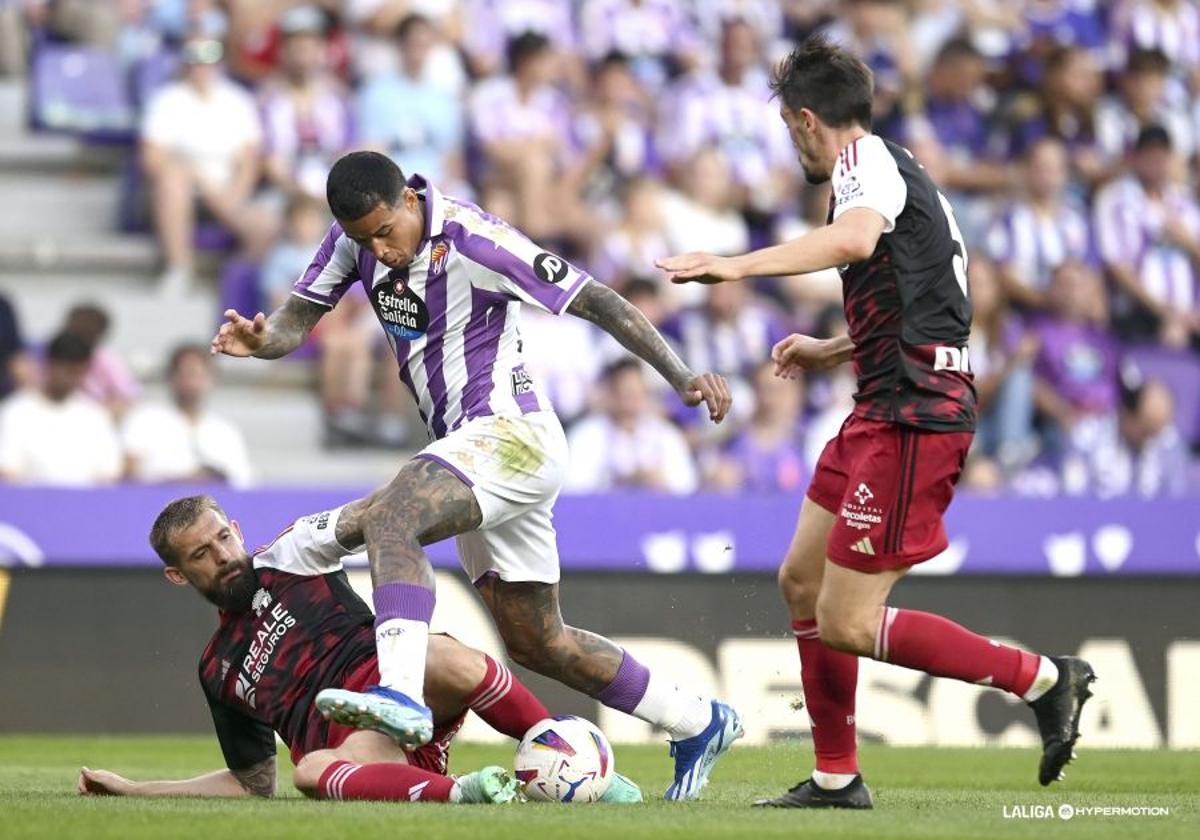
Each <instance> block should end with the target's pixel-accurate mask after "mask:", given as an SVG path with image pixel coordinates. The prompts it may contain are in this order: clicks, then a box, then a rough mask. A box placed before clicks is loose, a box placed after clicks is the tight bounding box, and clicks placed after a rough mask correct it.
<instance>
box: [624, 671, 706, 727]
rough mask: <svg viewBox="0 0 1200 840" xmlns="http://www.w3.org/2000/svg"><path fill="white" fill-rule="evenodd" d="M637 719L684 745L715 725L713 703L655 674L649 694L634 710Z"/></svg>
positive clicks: (649, 686)
mask: <svg viewBox="0 0 1200 840" xmlns="http://www.w3.org/2000/svg"><path fill="white" fill-rule="evenodd" d="M633 715H634V717H638V718H641V719H642V720H644V721H646V722H647V723H652V724H654V725H655V726H661V727H662V728H663V729H665V730H667V733H668V734H669V735H670V736H671V740H673V741H682V740H683V739H684V738H691V737H692V736H693V735H699V734H700V733H701V732H703V731H704V729H705V727H707V726H708V725H709V724H710V723H712V701H711V700H708V699H707V698H704V697H700V696H698V695H696V694H691V693H689V692H686V691H683V690H682V689H680V688H679V686H677V685H675V683H673V682H671V681H670V680H666V679H663V678H662V677H658V676H656V675H655V673H654V672H653V671H651V672H650V681H649V682H648V683H647V684H646V693H645V694H644V695H642V699H641V700H640V701H639V702H638V704H637V706H636V707H634V710H633Z"/></svg>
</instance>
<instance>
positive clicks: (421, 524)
mask: <svg viewBox="0 0 1200 840" xmlns="http://www.w3.org/2000/svg"><path fill="white" fill-rule="evenodd" d="M343 515H345V514H343ZM356 516H361V517H362V520H361V529H362V535H363V537H364V539H365V541H366V544H367V557H368V559H369V560H370V562H371V583H372V584H373V585H374V586H375V588H376V589H378V588H379V587H381V586H383V585H384V584H388V583H415V584H419V585H421V586H423V587H425V588H426V589H433V569H432V567H431V566H430V565H429V559H428V558H427V557H426V556H425V551H424V549H423V548H422V546H425V545H429V544H430V543H435V542H438V541H440V540H444V539H446V538H448V537H453V536H456V535H458V534H462V533H465V532H467V531H473V530H475V529H476V528H478V527H479V523H480V522H482V521H483V514H482V513H481V512H480V510H479V503H478V502H477V501H475V494H474V493H472V492H471V488H470V487H468V486H467V485H465V484H463V483H462V480H461V479H459V478H458V477H457V476H456V475H455V474H454V473H452V472H450V470H448V469H446V468H445V467H443V466H442V465H441V464H438V463H437V462H435V461H431V460H429V459H427V458H414V459H413V460H411V461H409V462H408V463H407V464H405V465H404V468H403V469H401V470H400V473H399V474H398V475H397V476H396V477H395V478H394V479H392V483H391V484H389V485H388V486H387V487H384V488H383V489H381V490H378V491H376V492H375V493H373V494H372V495H371V497H370V500H369V504H367V505H366V506H365V509H364V510H362V511H361V513H358V512H356ZM342 527H343V526H342V524H341V523H339V526H338V530H339V533H340V532H341V530H342Z"/></svg>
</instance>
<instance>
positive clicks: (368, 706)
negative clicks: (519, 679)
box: [212, 152, 742, 799]
mask: <svg viewBox="0 0 1200 840" xmlns="http://www.w3.org/2000/svg"><path fill="white" fill-rule="evenodd" d="M326 191H327V197H328V199H329V206H330V209H331V210H332V211H333V215H334V217H335V218H336V219H337V220H338V222H337V224H335V225H333V227H332V228H331V229H330V231H329V234H328V235H327V236H326V237H325V241H324V242H323V243H322V244H321V247H320V249H319V250H318V252H317V255H316V257H315V258H314V260H313V262H312V265H311V266H310V267H309V268H308V270H307V271H306V272H305V273H304V275H303V276H302V277H301V278H300V279H299V280H298V281H297V283H296V285H295V288H294V290H293V294H292V296H291V298H290V299H289V300H288V302H287V303H285V304H284V305H283V306H281V307H280V308H279V309H277V310H276V311H275V312H273V313H272V314H271V316H270V317H269V318H267V317H264V316H263V315H262V313H259V314H258V315H257V316H255V317H254V318H253V319H247V318H244V317H242V316H241V315H239V314H238V313H236V312H234V311H232V310H230V311H229V312H227V313H226V316H227V318H228V323H226V324H224V325H222V327H221V329H220V332H219V333H218V334H217V336H216V337H215V338H214V339H213V345H212V346H213V351H214V352H220V353H226V354H229V355H231V356H258V357H260V358H266V359H275V358H278V357H280V356H283V355H286V354H287V353H290V352H291V351H292V350H295V349H296V348H297V347H299V346H300V344H301V343H302V342H303V341H304V340H305V337H306V336H307V335H308V333H309V331H310V330H311V329H312V328H313V327H314V326H315V325H316V323H317V321H318V320H320V318H321V316H322V315H323V314H324V313H326V312H328V311H329V310H330V309H331V308H332V307H333V306H335V305H336V304H337V302H338V299H339V298H340V297H341V296H342V295H343V294H344V293H345V292H346V290H347V289H349V288H350V287H351V286H352V285H354V284H355V283H362V284H363V286H364V288H365V289H366V291H367V294H368V296H369V298H370V300H371V303H372V306H373V307H374V308H375V313H376V315H377V316H378V318H379V321H380V323H381V324H382V326H383V329H384V332H385V334H386V336H387V339H388V341H389V343H390V344H391V346H392V349H393V350H394V351H395V353H396V358H397V361H398V363H399V365H400V378H401V379H402V380H403V382H404V384H405V385H406V386H407V387H408V389H409V391H410V392H411V393H412V395H413V398H414V399H415V400H416V402H417V405H418V407H419V408H420V411H421V415H422V417H423V418H424V420H425V422H426V425H427V426H428V429H429V435H430V438H431V439H432V443H430V444H429V445H428V446H427V447H426V448H425V449H423V450H421V452H419V453H417V455H416V456H415V457H414V458H413V459H412V460H410V461H409V462H408V463H407V464H405V465H404V467H403V468H401V470H400V472H399V474H398V475H397V476H396V478H395V480H393V481H392V483H391V484H390V485H389V486H388V487H386V488H384V489H383V490H382V491H381V492H379V493H377V494H375V496H374V497H373V500H372V502H371V504H370V505H369V507H368V508H367V509H366V511H365V513H364V519H363V532H364V534H365V535H366V544H367V554H368V557H369V559H370V563H371V577H372V582H373V584H374V596H373V597H374V601H375V613H376V628H375V631H376V632H375V640H376V646H377V649H378V652H379V672H380V679H379V684H378V685H376V686H370V687H366V686H364V688H363V690H354V691H347V692H345V693H343V694H341V695H339V696H337V697H336V698H332V699H330V701H329V703H330V705H329V706H328V711H329V712H330V713H331V714H332V715H334V717H335V718H337V719H339V720H341V721H342V722H343V723H348V724H350V725H355V726H366V727H371V728H375V729H378V730H380V731H381V732H385V733H387V734H388V735H390V736H392V738H394V739H395V740H396V741H397V742H398V743H400V744H403V745H408V746H412V745H416V744H421V743H424V742H425V741H427V740H428V739H429V737H430V735H431V733H432V728H433V721H432V717H431V714H430V710H429V708H428V706H427V705H426V703H425V689H424V685H423V684H422V680H423V675H424V673H425V669H424V667H423V664H422V663H423V661H424V657H425V650H426V639H427V636H428V631H429V617H430V615H432V613H433V605H434V591H433V569H432V568H431V566H430V565H429V560H428V559H427V558H426V556H425V552H424V550H423V548H422V546H424V545H428V544H429V543H433V542H437V541H439V540H443V539H446V538H447V537H458V551H459V558H460V559H461V561H462V564H463V566H464V567H465V569H466V571H467V573H468V574H469V575H470V576H471V580H472V581H473V582H474V583H475V586H476V587H477V589H478V590H479V593H480V595H481V596H482V598H483V600H484V602H485V603H486V605H487V607H488V609H489V610H490V611H491V613H492V616H493V618H494V619H495V621H496V625H497V627H498V629H499V631H500V635H501V637H502V638H503V639H504V643H505V646H506V647H507V649H508V652H509V655H510V656H512V658H513V659H514V660H516V661H517V662H519V663H521V664H522V665H524V666H526V667H527V668H530V669H532V670H534V671H537V672H538V673H541V674H545V675H546V676H549V677H553V678H554V679H557V680H558V681H560V682H562V683H565V684H566V685H568V686H570V687H572V688H574V689H577V690H579V691H582V692H584V693H586V694H588V695H590V696H592V697H595V698H596V699H597V700H599V701H600V702H601V703H604V704H605V705H607V706H610V707H612V708H614V709H618V710H620V711H623V712H626V713H629V714H633V715H636V716H637V717H639V718H641V719H642V720H645V721H648V722H650V723H652V724H655V725H657V726H660V727H662V728H663V729H665V730H666V731H667V732H668V734H669V735H670V737H671V739H672V745H671V754H672V755H673V756H674V758H675V780H674V782H673V783H672V784H671V786H670V787H669V788H668V790H667V793H666V797H667V798H668V799H694V798H696V797H697V796H698V795H699V793H700V790H701V788H703V786H704V784H705V783H706V782H707V780H708V776H709V773H710V771H711V769H712V765H713V763H714V762H715V761H716V759H717V757H718V756H719V755H720V754H721V753H723V752H724V751H725V750H727V749H728V748H729V746H730V744H731V743H732V742H733V740H735V739H736V738H738V737H739V736H740V735H741V734H742V727H741V722H740V721H739V719H738V716H737V714H736V712H734V710H733V709H731V708H730V707H729V706H726V705H724V704H722V703H718V702H717V701H715V700H710V699H707V698H702V697H699V696H697V695H696V694H695V693H693V692H690V691H685V690H681V689H680V688H679V687H678V686H676V685H675V684H673V683H672V682H670V681H669V680H666V679H664V678H663V677H662V676H660V675H656V674H652V673H651V672H650V671H649V669H647V668H646V667H645V666H644V665H642V664H641V663H639V662H638V661H637V660H636V659H634V658H633V657H632V656H631V655H630V654H629V653H628V652H626V651H623V650H622V649H621V648H619V647H617V646H616V645H614V644H613V643H612V642H610V641H608V640H607V639H604V638H602V637H600V636H597V635H595V634H593V633H589V632H587V631H585V630H580V629H577V628H574V627H570V626H567V625H565V624H564V623H563V620H562V615H561V612H560V610H559V603H558V580H559V561H558V546H557V544H556V542H555V532H554V526H553V524H552V522H551V509H552V507H553V505H554V501H555V499H556V498H557V497H558V492H559V489H560V487H561V486H562V482H563V476H564V472H565V471H566V466H567V445H566V438H565V436H564V435H563V430H562V426H561V425H560V424H559V422H558V418H557V417H556V416H555V414H554V412H553V410H552V409H551V408H550V404H549V402H547V401H546V399H545V397H543V396H541V395H539V394H538V392H537V388H536V386H535V385H534V383H533V381H532V379H531V378H530V376H529V374H528V373H527V372H526V370H525V366H524V363H523V361H522V355H521V338H520V334H519V332H518V329H517V319H518V316H519V314H520V310H521V307H522V305H525V306H533V307H537V308H539V309H543V310H546V311H549V312H552V313H554V314H561V313H563V312H567V313H570V314H572V315H575V316H578V317H580V318H584V319H586V320H588V321H591V322H593V323H595V324H596V325H598V326H599V327H600V328H601V329H604V330H605V331H607V332H608V333H609V334H610V335H612V336H613V337H614V338H616V339H617V341H619V342H620V343H621V344H622V345H624V346H625V347H626V348H627V349H629V350H630V351H631V352H633V353H635V354H636V355H638V356H640V357H641V358H643V359H645V360H646V361H647V362H649V363H650V364H651V365H653V366H654V368H655V370H657V371H658V372H659V373H660V374H662V376H663V377H664V378H665V379H666V380H667V381H668V382H669V383H670V384H671V385H672V387H674V388H675V390H676V391H677V392H678V393H679V395H680V397H682V398H683V400H684V401H685V402H687V403H688V404H689V405H699V404H700V403H702V402H703V403H704V404H705V406H706V407H707V409H708V413H709V416H710V418H711V419H712V420H713V421H716V422H720V421H721V420H722V419H723V418H724V417H725V414H726V412H727V411H728V410H729V403H730V398H729V389H728V386H727V384H726V382H725V380H724V379H722V378H721V377H720V376H717V375H715V374H702V375H699V376H698V375H696V374H694V373H693V372H692V371H690V370H689V369H688V368H687V366H686V365H684V364H683V362H682V361H680V359H679V357H678V356H676V355H675V353H673V352H672V351H671V350H670V348H669V347H668V346H667V344H666V342H665V341H664V340H663V338H662V336H661V335H659V333H658V331H657V330H655V329H654V327H653V326H652V325H651V324H650V323H649V321H647V320H646V318H645V317H644V316H643V315H642V314H641V313H640V312H639V311H638V310H637V309H636V308H634V307H633V306H632V305H630V304H629V303H628V302H627V301H626V300H625V299H624V298H622V297H621V296H620V295H618V294H617V293H616V292H614V291H612V290H611V289H609V288H608V287H606V286H604V285H602V284H600V283H597V282H593V281H592V278H591V277H589V276H588V275H587V274H585V273H584V272H582V271H580V270H579V269H577V268H575V267H574V266H572V265H571V264H569V263H568V262H566V261H565V260H564V259H562V258H561V257H558V256H556V255H554V254H551V253H548V252H546V251H543V250H541V249H540V248H539V247H538V246H536V245H535V244H533V243H532V242H530V241H529V240H528V239H526V238H525V237H524V236H522V235H521V234H520V233H518V232H517V231H516V230H514V229H513V228H511V227H509V226H508V225H507V224H505V223H504V222H503V221H501V220H500V219H497V218H496V217H494V216H491V215H488V214H487V213H484V212H483V211H482V210H480V209H479V208H478V207H476V206H475V205H473V204H469V203H467V202H464V201H458V200H455V199H452V198H448V197H446V196H443V195H442V194H441V193H439V192H438V191H437V190H436V189H435V188H434V187H433V185H432V184H429V183H427V182H426V181H425V180H424V179H422V178H421V177H419V176H416V177H413V178H412V179H411V180H409V181H408V182H407V183H406V182H405V180H404V176H403V174H402V173H401V172H400V169H399V168H398V167H397V166H396V165H395V164H394V163H392V161H390V160H389V159H388V158H386V157H384V156H383V155H379V154H375V153H373V152H355V153H353V154H349V155H346V156H345V157H343V158H342V159H341V160H339V161H338V162H337V163H336V164H335V165H334V167H333V169H332V171H330V173H329V179H328V183H327V187H326Z"/></svg>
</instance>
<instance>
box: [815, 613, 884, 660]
mask: <svg viewBox="0 0 1200 840" xmlns="http://www.w3.org/2000/svg"><path fill="white" fill-rule="evenodd" d="M817 630H818V632H819V633H820V634H821V641H822V642H824V643H825V644H826V645H827V646H829V647H831V648H833V649H834V650H841V651H845V652H846V653H854V654H858V655H860V656H869V655H870V654H871V650H872V647H873V645H874V641H875V640H874V627H872V626H871V624H870V622H869V621H866V620H864V619H863V618H862V617H860V616H858V615H857V614H853V613H851V614H846V613H844V612H838V613H835V612H833V611H831V610H829V609H828V608H825V609H822V605H821V602H820V601H819V600H818V602H817Z"/></svg>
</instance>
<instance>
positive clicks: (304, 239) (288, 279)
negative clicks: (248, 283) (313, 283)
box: [259, 194, 329, 311]
mask: <svg viewBox="0 0 1200 840" xmlns="http://www.w3.org/2000/svg"><path fill="white" fill-rule="evenodd" d="M328 216H329V212H328V210H327V209H326V205H325V201H324V199H319V198H313V197H312V196H309V195H305V194H300V195H293V196H292V197H291V198H290V199H289V200H288V204H287V211H286V213H285V214H284V224H283V238H281V239H280V240H279V241H278V242H276V243H275V245H274V247H272V248H271V250H270V251H269V252H267V257H266V259H265V260H263V264H262V270H261V271H260V273H259V292H260V295H261V298H262V303H263V309H264V310H266V311H270V310H272V309H275V308H276V307H278V306H280V305H281V304H282V303H283V302H284V301H286V300H287V299H288V298H289V297H290V296H291V293H292V286H293V285H294V284H295V282H296V280H297V279H298V278H299V277H300V275H301V274H303V273H304V271H305V269H307V268H308V266H309V263H311V262H312V255H313V254H314V253H315V252H316V250H317V247H318V246H319V245H320V244H321V239H322V237H324V236H325V232H326V231H327V230H328V229H329V219H328Z"/></svg>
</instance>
